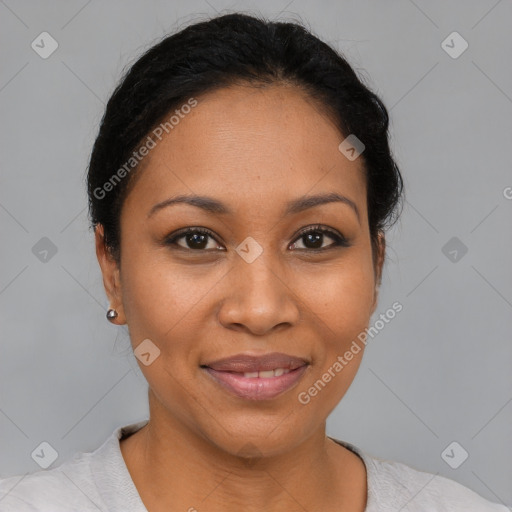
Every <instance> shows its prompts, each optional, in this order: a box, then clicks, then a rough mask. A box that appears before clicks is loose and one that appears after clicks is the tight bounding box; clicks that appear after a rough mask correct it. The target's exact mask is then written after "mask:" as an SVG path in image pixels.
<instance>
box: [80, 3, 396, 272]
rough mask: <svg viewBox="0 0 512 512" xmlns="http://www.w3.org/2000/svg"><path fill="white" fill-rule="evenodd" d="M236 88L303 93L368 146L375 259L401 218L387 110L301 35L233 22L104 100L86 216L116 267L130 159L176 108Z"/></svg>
mask: <svg viewBox="0 0 512 512" xmlns="http://www.w3.org/2000/svg"><path fill="white" fill-rule="evenodd" d="M235 84H248V85H251V86H255V87H260V86H265V85H272V84H291V85H294V86H297V87H299V88H301V89H303V90H304V92H305V93H307V94H308V96H310V97H311V98H312V99H314V100H316V102H317V103H318V104H319V105H320V106H321V107H322V109H323V111H324V112H325V113H326V115H328V116H329V117H330V118H331V119H333V120H334V121H335V123H336V126H337V127H338V129H339V130H340V132H341V135H343V137H347V136H348V135H350V134H354V135H355V136H356V137H357V138H358V139H359V140H360V141H362V143H363V144H364V145H365V149H364V153H363V154H362V155H361V157H362V158H363V162H364V164H365V165H364V168H365V173H366V184H367V202H368V220H369V228H370V236H371V240H372V249H373V250H374V251H373V252H374V253H375V252H376V251H375V248H376V242H377V237H378V235H379V232H383V231H384V230H385V228H387V227H389V226H390V225H391V224H392V223H394V221H395V220H396V219H397V218H398V216H399V213H400V212H398V211H397V210H398V206H399V204H400V200H401V198H402V192H403V182H402V177H401V175H400V171H399V169H398V167H397V165H396V163H395V161H394V160H393V157H392V155H391V151H390V148H389V143H388V124H389V118H388V113H387V110H386V108H385V106H384V105H383V103H382V102H381V100H380V99H379V98H378V96H377V95H376V94H374V93H373V92H372V91H370V90H369V89H368V88H367V87H366V86H365V85H364V84H363V83H362V82H361V80H360V79H359V78H358V77H357V75H356V73H355V72H354V70H353V69H352V67H351V66H350V65H349V64H348V62H347V61H346V60H345V59H344V58H343V57H342V56H341V55H340V54H339V53H338V52H336V51H335V50H334V49H332V48H331V47H330V46H328V45H327V44H326V43H324V42H322V41H321V40H319V39H318V38H317V37H315V36H314V35H313V34H312V33H311V32H310V31H308V30H307V29H306V28H304V27H303V26H301V25H299V24H297V23H292V22H286V23H285V22H271V21H268V20H265V19H258V18H256V17H253V16H249V15H245V14H240V13H235V14H226V15H222V16H218V17H215V18H212V19H210V20H208V21H202V22H199V23H195V24H193V25H190V26H188V27H186V28H185V29H183V30H181V31H180V32H178V33H176V34H173V35H170V36H168V37H166V38H165V39H163V40H162V41H161V42H159V43H158V44H156V45H155V46H153V47H151V48H150V49H149V50H148V51H147V52H146V53H144V55H142V57H140V58H139V59H138V60H137V61H136V62H135V64H134V65H133V66H132V67H131V68H130V69H129V70H128V72H127V73H126V74H125V76H124V78H123V79H122V81H121V83H120V84H119V85H118V86H117V88H116V89H115V91H114V93H113V94H112V96H111V98H110V99H109V101H108V104H107V107H106V110H105V114H104V115H103V119H102V121H101V126H100V129H99V134H98V136H97V138H96V141H95V143H94V147H93V150H92V154H91V159H90V163H89V170H88V177H87V180H88V194H89V216H90V221H91V227H92V228H94V227H95V226H96V225H97V224H98V223H101V224H102V225H103V227H104V234H105V245H106V246H107V248H108V249H109V250H110V252H111V254H112V255H113V256H114V258H115V259H116V260H117V262H118V263H119V262H120V214H121V207H122V204H123V201H124V199H125V198H126V196H127V193H128V191H129V190H130V189H131V187H132V186H133V183H134V176H133V175H134V171H132V172H120V173H119V174H118V175H117V179H116V180H115V181H112V178H114V177H115V173H116V172H117V171H118V170H119V171H120V170H121V168H122V166H123V165H124V168H125V170H126V162H127V161H130V158H132V157H133V153H134V151H135V150H136V149H137V148H138V147H139V145H140V144H141V142H142V141H143V140H144V139H145V138H146V137H147V136H148V134H149V133H150V132H151V131H152V130H153V129H154V128H155V127H156V126H158V125H159V123H161V121H162V119H163V118H164V117H165V116H166V115H169V112H170V111H171V110H172V109H174V108H176V107H177V106H180V105H183V104H185V103H187V101H189V100H190V98H191V97H194V96H199V95H201V94H204V93H208V92H212V91H214V90H217V89H220V88H223V87H227V86H230V85H235ZM341 140H342V139H341V138H340V142H341ZM131 164H134V165H133V167H134V170H135V169H136V168H138V167H140V166H137V165H136V162H135V161H131ZM126 174H128V176H126V177H124V176H125V175H126ZM120 177H123V179H120ZM108 183H110V184H111V185H108V186H107V184H108ZM129 185H130V186H129ZM107 190H108V195H106V194H105V191H107ZM99 191H101V192H99ZM105 196H106V197H107V199H106V200H103V198H104V197H105Z"/></svg>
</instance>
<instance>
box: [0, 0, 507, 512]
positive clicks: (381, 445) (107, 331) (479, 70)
mask: <svg viewBox="0 0 512 512" xmlns="http://www.w3.org/2000/svg"><path fill="white" fill-rule="evenodd" d="M226 9H228V10H243V11H249V12H254V13H257V12H262V13H264V14H266V15H268V16H271V17H279V18H280V19H283V20H284V19H290V18H291V19H304V20H305V21H306V22H307V23H309V25H310V27H311V29H313V30H314V31H315V32H316V33H317V34H318V35H319V36H320V37H322V38H324V39H325V40H326V41H328V42H329V43H331V44H332V45H334V46H335V47H337V48H338V49H340V50H342V51H343V52H344V53H345V55H346V56H347V58H348V59H349V61H350V62H351V63H352V64H353V65H354V66H355V67H356V68H358V70H359V71H360V72H361V74H362V75H363V76H364V77H366V79H367V80H368V83H369V85H370V86H371V87H372V88H373V89H374V90H375V91H376V92H377V93H378V94H380V95H381V97H382V98H383V100H384V101H385V103H386V105H387V106H388V108H389V110H390V113H391V117H392V124H391V130H392V143H393V148H394V151H395V154H396V157H397V159H398V162H399V165H400V168H401V171H402V173H403V175H404V179H405V184H406V193H407V203H406V204H405V209H404V213H403V216H402V220H401V222H399V224H397V225H396V227H395V228H394V229H393V230H392V231H391V232H390V233H389V234H388V246H389V249H388V257H389V261H388V263H387V266H386V269H385V273H384V279H383V286H382V289H381V294H380V305H379V309H378V311H377V313H376V314H375V319H376V318H377V317H378V315H379V313H381V312H384V311H385V310H386V309H388V308H389V307H390V306H391V304H392V303H393V302H394V301H397V300H398V301H400V302H401V303H402V304H403V311H402V312H401V313H400V314H399V315H397V316H396V318H395V319H394V320H393V321H392V322H391V323H389V324H388V325H386V327H385V328H384V329H383V330H382V331H381V332H380V333H379V335H378V336H377V337H375V338H374V339H373V340H370V342H369V344H368V347H367V351H366V354H365V357H364V361H363V364H362V366H361V368H360V371H359V373H358V375H357V377H356V380H355V381H354V383H353V385H352V387H351V388H350V390H349V392H348V394H347V395H346V397H345V398H344V399H343V401H342V402H341V404H340V405H339V406H338V408H337V409H336V411H335V412H334V413H333V414H332V416H331V417H330V418H329V421H328V433H329V434H330V435H332V436H334V437H337V438H341V439H345V440H347V441H350V442H352V443H354V444H356V445H357V446H359V447H360V448H362V449H363V450H365V451H367V452H369V453H370V454H372V455H375V456H380V457H383V458H388V459H392V460H399V461H402V462H405V463H407V464H409V465H412V466H413V467H416V468H418V469H422V470H425V471H429V472H432V473H439V474H441V475H444V476H447V477H449V478H452V479H454V480H457V481H459V482H461V483H462V484H464V485H466V486H468V487H470V488H472V489H474V490H475V491H477V492H478V493H480V494H482V495H483V496H485V497H487V498H488V499H491V500H492V501H497V502H500V501H501V502H504V503H506V504H508V505H510V504H512V485H511V483H512V376H511V370H510V369H511V363H512V344H511V343H510V342H511V334H510V333H511V331H512V315H511V312H512V286H511V283H512V279H511V277H512V266H511V264H510V263H511V262H512V237H511V233H512V230H511V227H512V226H511V224H512V215H511V213H512V200H510V199H507V197H506V195H507V190H510V189H507V187H511V186H512V173H511V170H510V169H511V160H512V155H511V152H510V144H511V135H512V115H511V114H512V99H511V96H512V72H511V68H510V66H509V65H507V64H506V63H507V62H510V55H511V54H512V52H511V50H512V48H511V47H512V33H511V32H510V29H509V27H510V20H511V19H512V2H511V1H510V0H501V1H496V0H485V1H484V0H482V1H472V2H469V1H451V2H445V1H441V0H436V1H429V2H427V1H421V2H420V0H415V2H413V1H411V0H393V1H376V0H374V1H369V0H365V1H361V0H359V1H357V2H356V1H348V0H341V1H323V2H319V1H316V2H305V1H300V0H294V1H289V0H272V1H260V2H249V1H238V2H236V1H232V2H225V1H222V0H209V1H208V2H207V1H205V0H187V1H175V2H164V1H161V2H143V1H104V2H99V1H96V0H93V1H89V2H87V1H84V0H80V1H66V2H64V1H61V2H58V1H53V2H49V1H47V2H36V1H33V2H29V1H16V2H15V1H14V0H5V1H1V2H0V40H1V46H0V47H1V49H2V50H1V52H0V59H1V62H0V64H1V67H0V70H1V77H0V116H1V119H2V123H1V138H0V140H1V142H0V143H1V150H2V159H1V188H0V225H1V230H2V231H1V233H2V250H1V266H0V310H1V350H2V352H1V357H0V434H1V435H0V454H1V455H0V476H8V475H14V474H21V473H25V472H32V471H35V470H38V469H39V466H37V465H36V463H35V462H34V461H33V460H32V458H31V456H30V454H31V452H32V451H33V450H34V448H36V446H38V445H39V443H40V442H41V441H48V442H49V443H50V444H51V445H52V446H53V447H54V448H55V449H56V450H57V451H58V453H59V458H58V459H57V460H56V462H55V463H54V464H53V466H55V465H58V464H60V463H61V462H62V461H63V460H65V459H66V458H68V457H69V456H71V454H72V453H74V452H76V451H79V450H81V451H88V450H93V449H95V448H96V447H98V446H99V445H100V444H101V443H102V442H103V441H104V440H105V439H106V438H107V437H108V436H109V435H110V434H111V433H112V431H113V430H114V428H116V427H117V426H120V425H122V424H127V423H130V422H133V421H138V420H140V419H143V418H145V417H146V416H147V404H146V402H147V395H146V393H147V384H146V382H145V380H144V378H143V376H142V374H141V372H140V370H139V369H138V366H137V364H136V359H135V358H134V356H133V354H132V353H131V350H130V347H129V342H128V338H127V330H126V328H125V326H124V327H117V326H113V325H110V324H109V323H108V322H107V320H106V319H105V317H104V314H105V310H106V308H107V305H108V304H107V301H106V298H105V293H104V290H103V285H102V281H101V275H100V271H99V266H98V264H97V261H96V256H95V253H94V243H93V236H92V232H90V231H89V230H88V227H87V217H86V194H85V187H84V176H85V169H86V165H87V159H88V155H89V152H90V149H91V145H92V142H93V140H94V136H95V135H96V131H97V128H98V123H99V120H100V117H101V115H102V112H103V109H104V102H105V101H106V100H107V99H108V96H109V95H110V93H111V92H112V91H113V88H114V85H115V84H116V83H117V81H118V79H119V77H120V73H121V71H122V69H123V67H124V66H125V65H127V64H128V63H130V62H132V61H133V59H134V58H136V57H137V56H138V55H140V53H141V51H142V50H144V49H146V48H147V47H148V46H150V45H151V44H152V43H153V42H155V40H156V39H158V38H159V37H161V36H162V35H163V34H165V33H166V32H169V31H174V30H176V29H179V28H182V27H183V26H184V25H186V24H188V23H189V22H190V21H192V20H194V19H198V18H200V17H205V16H209V15H213V14H215V13H216V12H223V11H224V12H226V11H225V10H226ZM198 15H199V16H198ZM43 31H47V32H49V33H50V34H51V35H52V36H53V37H54V38H55V39H56V40H57V41H58V44H59V47H58V49H57V50H56V51H55V53H53V54H52V55H51V56H50V57H49V58H47V59H42V58H41V57H40V56H39V55H38V54H37V53H36V52H35V51H34V50H33V49H32V48H31V42H32V41H33V40H34V39H35V38H36V37H37V36H38V35H39V34H40V33H41V32H43ZM453 31H457V32H459V33H460V34H461V35H462V36H463V38H464V39H465V40H467V42H468V43H469V48H468V49H467V50H466V51H465V52H464V53H463V54H462V55H460V56H459V57H458V58H456V59H454V58H452V57H450V56H449V55H448V54H447V53H446V52H445V51H444V50H443V48H442V47H441V42H442V41H443V40H444V39H445V38H446V37H447V36H448V35H449V34H450V33H451V32H453ZM511 195H512V194H511ZM43 237H47V238H49V239H50V240H51V241H52V243H53V244H55V246H56V248H57V253H56V254H55V255H53V256H51V253H49V255H48V257H47V261H46V262H44V261H40V258H39V257H37V255H36V254H34V252H33V251H32V248H33V247H34V246H35V245H36V243H37V242H38V241H39V240H40V239H41V238H43ZM452 237H457V238H458V239H459V240H460V242H457V243H458V244H459V246H460V243H463V244H464V245H465V246H466V247H467V248H468V252H467V253H466V254H465V255H464V256H463V257H460V255H461V254H462V253H461V252H460V251H459V252H458V261H451V260H450V259H449V258H448V257H447V256H445V254H444V253H443V251H442V248H443V247H444V246H445V244H446V243H447V242H448V241H449V240H450V239H451V238H452ZM41 243H44V242H41ZM449 250H451V248H449ZM35 252H37V251H35ZM445 252H446V253H448V251H447V250H445ZM40 257H41V256H40ZM452 441H457V442H458V443H459V444H460V445H461V446H462V447H464V449H465V450H467V452H469V458H468V459H467V460H466V461H465V462H464V463H463V464H462V465H461V466H460V467H459V468H458V469H452V468H451V467H449V466H448V465H447V464H446V463H445V461H444V460H443V459H442V457H441V453H442V452H443V450H444V449H445V448H446V447H447V446H448V445H449V444H450V443H451V442H452ZM53 466H52V467H53Z"/></svg>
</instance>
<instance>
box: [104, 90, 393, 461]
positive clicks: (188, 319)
mask: <svg viewBox="0 0 512 512" xmlns="http://www.w3.org/2000/svg"><path fill="white" fill-rule="evenodd" d="M197 100H198V104H197V106H195V107H194V108H193V109H191V111H190V113H188V114H186V115H183V117H182V118H180V121H179V123H177V124H176V125H174V127H173V129H172V130H170V133H169V135H167V136H166V137H165V138H163V139H162V141H158V140H157V142H158V143H157V145H156V147H154V148H153V149H152V150H151V151H150V153H149V155H148V156H147V157H146V159H145V162H144V168H143V169H141V170H140V175H139V176H137V181H136V182H135V186H134V188H133V189H132V190H131V191H130V193H129V195H128V196H127V198H126V201H125V203H124V205H123V208H122V215H121V255H122V256H121V265H120V269H118V268H117V267H116V266H115V263H114V262H113V261H112V260H110V259H108V258H106V257H105V256H104V253H103V252H102V249H101V242H102V238H101V232H102V231H101V229H100V230H97V247H98V248H99V252H98V255H99V259H100V264H101V266H102V271H103V274H104V280H105V286H106V288H107V292H108V294H109V298H110V301H111V302H110V303H111V306H112V307H115V308H116V309H117V310H118V313H119V317H118V320H117V323H125V322H126V323H127V324H128V328H129V332H130V337H131V342H132V345H133V348H134V349H136V348H137V346H138V345H139V344H140V343H141V342H143V340H151V342H150V343H149V344H148V342H147V341H145V342H144V343H145V345H142V346H141V347H145V350H144V352H147V353H149V354H150V355H149V356H148V355H145V356H144V358H145V359H146V361H145V362H146V363H148V362H149V364H143V362H140V361H139V365H140V368H141V370H142V372H143V373H144V376H145V377H146V379H147V381H148V383H149V387H150V393H151V394H152V395H153V396H152V398H153V402H154V405H153V409H152V410H151V416H152V420H153V419H155V420H156V419H158V420H162V421H164V422H166V423H168V424H173V425H179V427H180V428H183V427H184V428H185V429H186V430H187V431H188V432H192V433H195V434H197V435H199V436H201V437H202V438H203V439H207V440H208V441H209V442H212V443H214V445H216V446H218V447H219V448H221V449H223V450H224V451H225V452H228V453H232V454H237V453H239V452H240V450H241V449H242V447H244V446H246V445H247V443H248V442H249V443H251V444H252V445H254V446H256V447H257V449H258V450H259V451H260V452H261V453H263V454H277V453H279V452H281V451H285V450H287V449H290V448H292V447H293V446H296V445H297V444H299V443H300V442H301V441H304V440H305V439H306V438H308V437H309V436H311V435H312V434H313V433H314V432H318V429H320V428H323V426H324V422H325V419H326V418H327V416H328V415H329V413H330V412H331V411H332V409H333V408H334V407H335V406H336V405H337V403H338V402H339V400H340V399H341V398H342V397H343V395H344V394H345V393H346V391H347V389H348V388H349V386H350V384H351V382H352V380H353V379H354V377H355V375H356V372H357V369H358V367H359V364H360V362H361V358H362V355H363V350H360V351H359V352H358V353H357V354H355V355H353V358H352V360H350V361H346V364H345V365H344V366H343V369H342V370H341V371H337V372H336V371H335V372H334V373H333V370H332V368H333V365H334V364H335V363H336V361H339V360H338V356H341V357H343V356H344V354H345V353H346V352H347V350H349V348H350V346H351V344H352V342H353V341H354V340H356V339H357V336H358V334H360V333H361V332H362V331H364V329H365V327H367V325H368V323H369V320H370V316H371V314H372V312H373V310H374V308H375V305H376V281H377V279H378V276H379V275H380V268H381V265H382V256H383V246H382V252H380V253H379V258H378V261H377V264H376V266H375V267H374V265H373V260H372V251H371V243H370V235H369V227H368V218H367V203H366V186H365V180H364V176H363V168H362V165H363V163H362V161H361V158H357V159H356V160H353V161H350V160H349V159H347V158H346V157H345V156H344V155H343V154H342V153H341V152H340V151H339V149H338V146H339V144H340V142H341V141H342V140H343V137H342V136H341V135H340V133H339V131H338V130H337V129H336V128H335V126H334V125H333V124H332V123H331V122H330V121H329V119H328V118H327V117H326V116H325V115H324V114H322V113H321V112H320V111H319V110H318V109H317V108H316V107H315V105H314V104H313V103H312V102H311V100H309V99H307V98H306V97H305V96H304V94H303V93H302V92H301V91H300V90H298V89H297V88H292V87H284V86H272V87H268V88H264V89H256V88H250V87H240V86H238V87H232V88H226V89H222V90H220V91H217V92H214V93H210V94H208V95H205V96H202V97H198V98H197ZM164 133H165V132H164ZM329 194H331V195H333V194H338V195H339V196H340V197H344V198H346V200H342V201H333V200H331V201H329V202H322V201H320V202H317V203H316V202H315V203H313V202H310V203H309V204H308V203H307V202H304V200H305V198H308V197H311V196H320V195H322V196H324V195H329ZM177 196H187V197H192V196H203V197H208V198H209V201H211V203H206V202H204V201H203V202H202V203H199V202H198V203H197V204H198V205H199V204H203V206H205V207H204V208H202V207H200V206H198V205H192V204H187V203H185V202H175V203H173V204H170V205H167V206H162V207H159V208H156V209H154V208H155V205H158V204H160V203H162V202H164V201H167V200H169V199H171V198H176V197H177ZM213 202H215V204H216V205H217V203H218V204H219V205H222V209H223V210H225V211H222V212H221V208H220V207H219V206H216V207H215V208H214V209H213V210H214V211H212V208H210V209H208V208H206V206H208V205H210V206H211V205H212V204H213ZM294 203H295V205H296V207H295V208H290V205H293V204H294ZM297 205H298V206H297ZM315 226H316V227H315ZM308 227H314V230H313V231H312V233H310V234H309V235H308V234H303V233H302V231H304V228H308ZM184 228H200V229H201V230H208V233H211V234H206V235H204V234H203V233H201V232H199V233H195V234H194V233H192V234H189V235H181V236H178V237H175V234H176V233H177V232H178V231H179V230H183V229H184ZM324 229H325V230H328V231H329V232H324V233H323V234H322V230H324ZM171 239H173V240H171ZM339 240H341V241H342V242H341V243H340V242H339ZM343 240H346V243H343ZM319 249H321V250H319ZM359 345H360V346H361V345H362V344H361V343H359ZM155 346H156V347H158V349H159V350H160V353H159V355H157V354H158V351H157V350H156V348H155ZM270 353H281V354H286V355H287V356H292V357H291V358H289V357H285V359H284V360H277V361H275V362H274V363H272V362H270V363H269V364H270V365H272V364H274V366H279V367H282V368H283V369H284V370H290V371H289V373H286V372H284V375H281V376H279V374H280V373H282V372H281V370H278V371H277V375H276V376H272V377H270V375H271V374H269V373H267V374H263V375H262V374H258V375H259V376H258V377H256V378H254V372H252V375H249V376H248V375H246V376H244V373H239V372H241V371H242V370H244V369H245V370H247V368H248V367H246V366H243V365H241V363H240V361H238V363H237V362H236V361H235V362H232V363H233V364H232V365H231V366H229V365H228V366H219V365H216V364H214V362H215V361H219V360H221V359H225V358H231V357H233V356H237V355H240V354H243V355H249V356H251V355H252V356H262V355H266V354H270ZM155 356H156V357H155ZM144 358H143V361H144ZM293 358H296V359H293ZM291 361H293V362H294V364H291V365H290V364H289V363H290V362H291ZM254 364H256V365H259V364H260V361H258V360H256V362H255V363H254ZM297 365H302V366H300V367H299V368H297ZM258 367H259V368H261V366H258ZM215 368H216V371H215ZM294 368H296V369H294ZM338 368H339V366H338ZM251 369H252V370H255V369H256V370H257V368H256V366H254V367H251ZM265 369H266V370H268V369H269V367H265ZM329 369H331V370H330V373H331V379H330V381H329V382H327V383H325V380H327V379H324V384H325V385H323V386H318V384H317V392H316V393H314V392H313V393H309V392H308V390H309V389H310V388H312V387H313V386H314V384H315V382H317V381H318V380H319V379H322V375H323V374H325V373H326V372H329ZM291 370H293V371H291ZM230 372H234V373H230ZM332 375H334V376H332ZM253 378H254V380H251V379H253ZM274 379H275V380H274ZM229 383H231V385H230V384H229ZM318 388H320V390H318ZM306 395H307V396H306ZM300 397H302V398H300ZM307 397H309V398H310V399H309V400H307Z"/></svg>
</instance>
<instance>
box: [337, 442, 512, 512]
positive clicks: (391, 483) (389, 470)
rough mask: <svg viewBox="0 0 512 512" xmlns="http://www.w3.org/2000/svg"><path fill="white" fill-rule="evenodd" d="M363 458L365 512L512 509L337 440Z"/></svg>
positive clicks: (491, 511)
mask: <svg viewBox="0 0 512 512" xmlns="http://www.w3.org/2000/svg"><path fill="white" fill-rule="evenodd" d="M338 442H341V443H342V444H343V446H345V447H346V448H349V449H351V450H352V451H354V452H355V453H357V454H358V455H359V456H360V457H361V458H362V459H363V461H364V463H365V466H366V471H367V480H368V500H367V508H366V511H365V512H388V511H389V512H391V511H396V510H400V511H401V512H511V511H512V509H509V508H508V507H506V506H505V505H501V504H497V503H493V502H491V501H488V500H486V499H485V498H483V497H482V496H480V495H479V494H478V493H476V492H474V491H473V490H471V489H469V488H468V487H465V486H463V485H462V484H459V483H458V482H455V481H454V480H451V479H449V478H446V477H443V476H440V475H438V474H433V473H427V472H425V471H420V470H417V469H415V468H413V467H411V466H408V465H406V464H403V463H401V462H396V461H389V460H384V459H381V458H378V457H373V456H371V455H369V454H368V453H365V452H363V451H362V450H360V449H359V448H357V447H355V446H354V445H352V444H350V443H347V442H345V441H338Z"/></svg>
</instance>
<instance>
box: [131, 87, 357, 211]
mask: <svg viewBox="0 0 512 512" xmlns="http://www.w3.org/2000/svg"><path fill="white" fill-rule="evenodd" d="M196 100H197V105H196V106H195V107H194V108H192V109H186V111H187V112H188V113H186V114H184V113H183V112H182V113H181V116H179V117H178V116H175V117H174V123H173V127H172V129H170V130H169V133H168V134H166V132H165V131H164V132H163V133H164V136H163V137H162V140H160V141H159V140H157V139H155V140H156V142H157V144H156V146H155V147H154V148H153V149H152V150H151V151H150V152H149V154H148V156H146V157H145V160H144V165H143V167H142V169H141V173H140V176H137V180H136V185H135V186H134V187H133V189H132V191H131V192H130V194H129V195H128V197H127V199H126V203H125V205H126V204H128V203H129V204H130V207H131V208H130V209H133V208H135V209H140V208H142V209H145V210H146V211H149V209H150V208H151V207H152V206H153V205H154V204H155V203H157V202H160V201H164V200H165V199H166V198H167V197H169V196H171V195H176V194H198V195H209V196H214V197H216V198H218V199H219V200H221V201H222V202H225V203H226V204H229V205H231V206H232V207H233V208H235V209H236V208H240V209H243V208H244V207H250V206H251V205H252V206H257V205H262V204H265V205H267V208H271V207H272V206H273V205H275V206H276V207H277V206H278V205H282V203H283V202H287V201H288V200H290V199H293V198H295V197H298V196H302V195H305V194H316V193H325V192H338V193H340V194H343V195H345V196H348V197H350V198H351V199H352V200H353V201H355V202H357V203H359V206H360V210H361V211H362V212H364V211H365V210H366V198H365V196H366V186H365V179H364V172H363V162H362V159H361V158H358V159H356V160H354V161H350V160H348V159H347V158H346V157H345V156H344V155H343V154H342V153H341V152H340V151H339V149H338V146H339V144H340V142H341V141H342V140H343V139H344V136H343V135H342V134H341V133H340V132H339V130H338V129H337V127H336V126H335V125H334V123H333V122H332V120H331V119H330V118H329V117H328V116H327V115H326V114H325V113H324V112H323V111H322V109H321V107H320V106H319V104H318V103H316V102H315V101H313V100H312V99H310V98H309V97H308V96H307V95H305V93H304V92H302V91H301V90H300V89H298V88H297V87H293V86H270V87H265V88H255V87H249V86H234V87H229V88H224V89H221V90H218V91H215V92H211V93H208V94H206V95H203V96H199V97H197V98H196ZM177 109H178V110H179V107H177ZM171 115H172V112H171V113H169V116H167V117H169V118H170V116H171Z"/></svg>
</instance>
